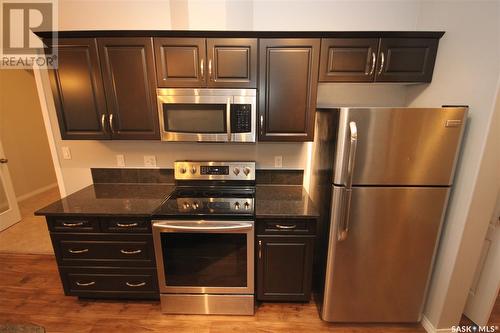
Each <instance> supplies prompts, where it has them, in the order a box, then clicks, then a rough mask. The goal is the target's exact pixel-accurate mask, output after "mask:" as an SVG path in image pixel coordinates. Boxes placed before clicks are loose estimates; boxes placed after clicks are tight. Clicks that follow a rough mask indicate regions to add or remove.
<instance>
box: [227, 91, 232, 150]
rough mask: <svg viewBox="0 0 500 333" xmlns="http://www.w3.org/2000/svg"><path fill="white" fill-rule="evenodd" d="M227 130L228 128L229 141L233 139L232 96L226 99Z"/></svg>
mask: <svg viewBox="0 0 500 333" xmlns="http://www.w3.org/2000/svg"><path fill="white" fill-rule="evenodd" d="M226 130H227V141H228V142H229V141H232V140H231V98H229V97H228V98H227V100H226Z"/></svg>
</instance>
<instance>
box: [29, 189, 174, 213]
mask: <svg viewBox="0 0 500 333" xmlns="http://www.w3.org/2000/svg"><path fill="white" fill-rule="evenodd" d="M174 187H175V186H174V185H173V184H93V185H90V186H87V187H85V188H83V189H82V190H80V191H77V192H75V193H73V194H70V195H69V196H67V197H65V198H63V199H61V200H58V201H56V202H54V203H52V204H50V205H48V206H46V207H44V208H41V209H39V210H38V211H36V212H35V215H45V216H50V215H59V216H61V215H62V216H64V215H67V216H72V215H82V214H85V215H99V216H107V215H113V216H116V215H121V216H151V215H152V214H153V212H154V211H155V210H156V209H157V208H158V207H159V206H160V205H161V204H162V202H163V201H164V200H165V199H167V198H168V197H169V195H170V194H171V193H172V191H173V189H174Z"/></svg>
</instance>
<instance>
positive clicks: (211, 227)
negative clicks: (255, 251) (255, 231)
mask: <svg viewBox="0 0 500 333" xmlns="http://www.w3.org/2000/svg"><path fill="white" fill-rule="evenodd" d="M153 228H159V229H163V230H173V231H176V230H189V231H218V230H219V231H220V230H250V229H252V228H253V224H252V223H244V222H234V223H224V224H222V223H200V225H197V226H193V225H185V224H182V223H177V222H160V223H155V224H153Z"/></svg>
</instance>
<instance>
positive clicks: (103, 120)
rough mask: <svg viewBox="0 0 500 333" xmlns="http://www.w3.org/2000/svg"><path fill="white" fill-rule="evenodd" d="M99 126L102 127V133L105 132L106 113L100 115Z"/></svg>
mask: <svg viewBox="0 0 500 333" xmlns="http://www.w3.org/2000/svg"><path fill="white" fill-rule="evenodd" d="M101 127H102V131H103V132H104V133H106V132H107V130H106V115H105V114H102V115H101Z"/></svg>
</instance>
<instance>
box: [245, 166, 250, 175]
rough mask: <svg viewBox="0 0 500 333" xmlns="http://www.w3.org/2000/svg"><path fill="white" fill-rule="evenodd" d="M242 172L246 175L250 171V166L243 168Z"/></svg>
mask: <svg viewBox="0 0 500 333" xmlns="http://www.w3.org/2000/svg"><path fill="white" fill-rule="evenodd" d="M243 173H244V174H245V176H248V174H249V173H250V168H249V167H245V168H243Z"/></svg>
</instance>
